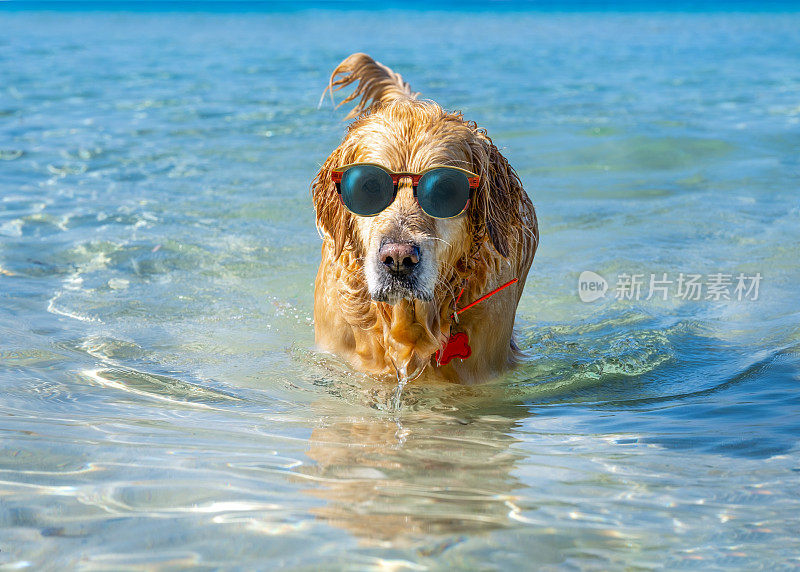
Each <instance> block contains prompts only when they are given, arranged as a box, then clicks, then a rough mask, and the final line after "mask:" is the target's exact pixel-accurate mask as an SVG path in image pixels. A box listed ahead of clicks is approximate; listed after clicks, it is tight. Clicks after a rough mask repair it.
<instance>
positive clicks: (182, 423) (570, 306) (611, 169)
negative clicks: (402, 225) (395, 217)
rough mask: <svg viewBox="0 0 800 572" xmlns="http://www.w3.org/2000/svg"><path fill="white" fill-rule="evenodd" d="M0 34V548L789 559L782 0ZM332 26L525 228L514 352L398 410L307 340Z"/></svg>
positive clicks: (797, 60)
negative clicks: (654, 288)
mask: <svg viewBox="0 0 800 572" xmlns="http://www.w3.org/2000/svg"><path fill="white" fill-rule="evenodd" d="M0 28H2V29H3V30H4V31H3V34H1V35H0V78H2V81H0V391H1V392H2V393H1V394H0V395H1V397H0V431H1V432H2V441H0V443H1V444H2V452H1V453H0V495H1V496H0V565H4V566H7V567H8V568H13V569H16V568H26V567H29V568H32V569H65V568H78V569H86V570H120V569H180V568H186V567H196V568H220V567H221V568H239V569H251V568H260V569H272V568H277V567H284V568H288V569H307V570H311V569H319V568H326V569H351V570H372V569H375V570H437V569H443V568H449V569H453V568H456V569H508V570H512V569H522V568H531V567H536V568H539V569H545V570H547V569H561V568H565V569H571V568H579V569H609V568H611V569H622V568H630V569H640V568H643V569H647V568H658V567H666V568H669V569H680V568H688V569H703V570H707V569H721V568H726V569H728V568H734V569H770V570H771V569H786V568H796V567H798V566H800V540H799V539H800V518H799V517H798V514H800V449H798V438H799V437H800V397H798V395H799V394H798V389H799V383H798V382H800V329H799V328H798V326H799V325H800V313H799V312H798V304H797V297H798V282H799V281H800V271H798V265H797V255H798V244H800V240H798V239H800V236H799V235H800V232H799V231H798V229H800V200H799V199H798V197H799V194H798V178H799V176H800V34H798V33H797V30H798V29H800V16H798V15H797V14H753V13H749V14H746V13H741V14H724V13H706V14H688V13H684V14H681V13H675V14H646V13H644V14H608V15H603V14H583V13H571V14H557V13H550V14H544V13H538V14H537V13H510V12H509V13H498V14H491V13H486V12H484V13H466V12H465V13H436V12H421V11H411V10H406V11H383V12H377V13H372V14H370V13H366V12H337V11H314V10H310V11H304V12H300V13H284V14H277V13H276V14H269V13H261V14H216V15H212V14H126V13H104V12H92V13H80V12H75V13H49V12H20V13H9V12H6V13H0ZM353 51H366V52H368V53H371V54H372V55H373V56H375V57H376V58H377V59H378V60H380V61H382V62H384V63H386V64H388V65H390V66H392V67H393V68H394V69H395V70H397V71H399V72H401V73H402V74H403V75H404V76H405V78H406V79H407V80H408V81H409V82H410V83H411V85H412V87H413V88H414V89H415V90H418V91H421V92H422V93H423V96H425V97H430V98H432V99H435V100H436V101H438V102H439V103H441V104H442V105H443V106H444V107H446V108H448V109H458V110H462V111H463V112H464V113H465V115H466V116H467V118H469V119H473V120H476V121H477V122H478V123H479V124H480V125H482V126H484V127H486V128H487V129H488V130H489V133H490V135H491V136H492V137H493V138H494V140H495V142H496V143H497V144H498V145H499V146H500V147H501V148H502V149H503V151H504V153H505V154H506V156H507V157H508V158H509V159H510V161H511V163H512V164H513V165H514V166H515V167H516V168H517V170H518V172H519V174H520V175H521V177H522V179H523V181H524V183H525V185H526V188H527V190H528V192H529V194H530V195H531V196H532V198H533V200H534V203H535V204H536V207H537V210H538V213H539V219H540V224H541V247H540V250H539V252H538V254H537V257H536V260H535V261H534V265H533V269H532V271H531V274H530V276H529V278H528V283H527V287H526V292H525V294H524V296H523V299H522V301H521V304H520V308H519V313H518V326H519V341H520V345H521V346H522V347H523V348H525V349H526V352H527V354H528V357H527V358H526V360H525V362H524V363H523V365H522V366H521V367H520V368H519V369H517V370H515V371H514V372H511V373H510V374H509V375H508V376H506V377H504V378H503V379H500V380H489V381H487V383H486V384H484V385H481V386H473V387H442V386H438V387H424V386H414V385H410V386H408V387H406V390H405V392H404V393H403V395H402V404H401V407H400V408H399V409H398V410H393V408H392V407H391V400H392V396H393V393H394V389H395V388H394V386H391V385H383V384H380V383H377V382H374V381H371V380H369V379H367V378H365V377H363V376H361V375H359V374H356V373H353V372H351V371H349V370H348V369H347V368H346V367H345V366H343V365H342V364H340V363H339V362H337V361H336V360H335V359H333V358H332V357H330V356H326V355H321V354H319V353H316V352H314V350H313V324H312V309H313V307H312V289H313V280H314V276H315V273H316V265H317V263H318V259H319V258H318V257H319V249H320V241H319V238H318V236H317V234H316V231H315V228H314V216H313V211H312V207H311V202H310V198H309V191H308V185H309V182H310V181H311V179H312V178H313V176H314V174H315V171H316V169H317V168H318V166H319V164H320V163H321V162H322V161H323V160H324V158H325V157H326V155H327V154H328V153H329V152H330V150H331V149H333V147H334V146H335V145H336V144H337V142H338V141H339V139H340V138H341V136H342V134H343V129H344V124H343V123H342V122H341V119H342V118H343V117H344V115H345V111H344V110H341V109H340V110H338V111H335V110H333V109H332V108H331V105H330V102H328V103H326V104H325V105H323V107H322V108H321V109H318V108H317V102H318V100H319V96H320V94H321V92H322V89H323V88H324V86H325V85H326V83H327V77H328V74H329V73H330V71H331V70H332V69H333V68H334V67H335V65H336V64H337V63H338V62H339V61H340V60H341V59H342V58H344V57H345V56H347V55H348V54H350V53H351V52H353ZM583 271H592V272H595V273H597V274H598V275H599V276H602V277H603V278H604V279H605V280H606V281H607V282H608V290H607V292H606V294H605V296H603V297H601V298H600V299H598V300H596V301H594V302H583V301H581V299H580V297H579V287H578V277H579V275H580V274H581V273H582V272H583ZM624 274H628V275H634V274H636V275H640V276H641V277H642V280H643V282H644V285H643V287H642V292H641V294H642V295H641V296H638V299H636V298H637V296H634V295H631V296H630V298H631V299H627V298H623V299H617V298H616V294H618V293H622V290H621V289H618V288H617V286H618V285H619V284H623V283H624V280H623V279H622V278H621V277H622V276H623V275H624ZM651 274H652V275H655V276H656V278H657V279H661V278H664V276H663V275H664V274H666V277H665V278H666V279H667V280H670V281H672V284H669V285H668V292H667V294H668V296H667V299H666V300H664V299H663V297H662V296H660V295H658V294H657V295H654V296H652V297H651V298H650V299H649V300H648V299H646V298H647V295H646V294H647V292H648V291H649V280H650V275H651ZM681 274H683V275H684V276H688V275H690V274H694V275H700V276H701V277H702V279H701V282H702V283H703V284H705V285H706V286H705V287H706V290H704V291H702V292H701V299H699V300H692V299H685V298H687V297H685V296H683V297H682V296H680V295H679V292H678V290H677V288H678V285H677V281H678V279H679V277H680V275H681ZM714 274H724V275H730V276H731V280H733V282H734V283H733V284H730V287H729V288H728V289H727V293H728V295H729V297H730V298H731V299H730V300H725V299H724V297H721V299H719V300H715V299H714V296H712V297H711V299H706V297H707V295H708V292H709V291H708V289H707V288H708V283H709V281H710V280H711V278H710V277H711V276H712V275H714ZM739 274H742V275H744V276H745V277H754V276H756V275H760V276H761V279H760V282H759V291H758V294H757V296H756V295H755V292H753V291H750V292H749V294H748V292H747V291H745V292H739V294H742V298H743V299H742V300H738V299H737V298H738V296H737V294H736V291H735V282H736V277H737V276H738V275H739ZM688 298H691V297H688Z"/></svg>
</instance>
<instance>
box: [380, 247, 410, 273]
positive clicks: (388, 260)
mask: <svg viewBox="0 0 800 572" xmlns="http://www.w3.org/2000/svg"><path fill="white" fill-rule="evenodd" d="M378 258H379V259H380V261H381V262H382V263H383V265H384V267H385V268H386V270H388V271H389V273H391V274H393V275H395V276H408V275H409V274H411V273H412V272H413V271H414V269H415V268H416V267H417V265H418V264H419V260H420V251H419V247H418V246H417V245H416V244H411V243H401V242H386V243H384V244H383V245H382V246H381V249H380V251H378Z"/></svg>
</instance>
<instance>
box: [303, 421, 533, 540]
mask: <svg viewBox="0 0 800 572" xmlns="http://www.w3.org/2000/svg"><path fill="white" fill-rule="evenodd" d="M508 409H510V408H508ZM516 412H517V416H516V418H515V417H512V416H509V415H507V414H508V413H509V411H504V412H502V414H497V413H496V412H493V413H494V414H482V415H475V416H474V417H473V418H472V419H469V420H466V419H459V418H457V417H455V416H452V415H447V414H441V413H432V412H431V411H429V410H428V411H420V412H412V413H408V414H406V413H404V414H403V415H402V417H401V418H400V420H394V419H392V418H391V417H390V416H388V415H387V416H379V415H380V414H379V413H377V412H376V414H375V415H374V416H373V417H360V418H357V419H353V418H339V419H337V420H334V421H331V422H329V423H327V424H326V425H324V426H321V427H318V428H316V429H314V431H313V432H312V435H311V439H310V448H309V450H308V451H307V453H306V454H307V455H308V457H310V458H311V459H313V460H314V461H316V463H317V464H316V465H310V466H309V465H306V466H303V467H300V468H298V471H300V472H302V473H303V474H304V475H306V476H307V477H309V478H311V479H312V480H314V481H316V482H317V483H318V485H319V486H317V487H315V488H311V489H307V492H308V494H310V495H313V496H315V497H318V498H321V499H324V500H326V501H327V504H326V505H325V506H323V507H320V508H316V509H314V510H313V511H312V512H313V513H314V514H315V515H316V516H317V517H318V518H320V519H323V520H326V521H328V522H329V523H331V524H333V525H335V526H338V527H341V528H344V529H347V530H349V531H350V532H352V533H353V534H355V535H356V536H358V537H359V538H361V539H363V540H367V541H373V542H384V541H397V540H402V539H406V540H412V539H413V538H415V537H421V536H425V537H428V536H429V535H432V534H433V535H437V534H442V535H444V534H458V533H475V532H480V531H487V530H491V529H496V528H501V527H505V526H508V525H510V524H511V522H512V521H511V520H510V519H509V516H508V515H509V512H510V511H511V510H513V509H514V504H513V501H514V496H513V491H514V490H515V489H517V488H519V487H520V486H521V483H520V482H519V481H518V480H517V478H516V477H514V476H513V475H512V471H513V469H514V467H515V464H516V462H517V461H518V460H519V459H520V458H522V455H520V454H516V453H515V452H514V451H513V448H512V445H513V444H514V443H516V442H517V439H515V438H514V437H513V436H511V435H510V433H511V431H512V430H513V428H514V426H515V422H516V420H517V419H518V418H519V417H520V415H519V413H523V414H524V412H523V410H522V409H517V410H516Z"/></svg>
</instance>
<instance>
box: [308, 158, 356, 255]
mask: <svg viewBox="0 0 800 572" xmlns="http://www.w3.org/2000/svg"><path fill="white" fill-rule="evenodd" d="M342 147H343V145H339V147H337V148H336V149H335V150H334V151H333V153H331V154H330V156H329V157H328V158H327V159H326V160H325V163H324V164H323V165H322V167H321V168H320V170H319V172H318V173H317V176H316V177H315V178H314V180H313V181H312V182H311V197H312V199H313V201H314V210H315V211H316V213H317V229H318V230H319V231H320V232H321V233H323V234H324V235H326V236H327V237H330V238H331V239H332V240H333V244H334V260H337V259H338V258H339V256H341V254H342V251H343V250H344V249H345V247H346V246H348V244H350V243H351V241H352V239H351V237H352V236H353V232H354V228H353V216H352V215H351V214H350V212H349V211H348V210H347V209H346V208H345V207H344V205H343V204H342V201H341V199H340V198H339V193H337V192H336V183H334V182H333V178H332V176H331V174H332V171H333V169H335V168H336V167H340V166H342V165H343V164H344V163H343V162H342V157H343V155H344V153H343V151H342Z"/></svg>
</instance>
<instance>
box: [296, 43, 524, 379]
mask: <svg viewBox="0 0 800 572" xmlns="http://www.w3.org/2000/svg"><path fill="white" fill-rule="evenodd" d="M337 78H338V79H337ZM356 82H357V86H356V88H355V91H354V92H353V93H352V94H351V95H350V96H348V97H347V98H346V99H344V100H343V101H342V103H341V104H344V103H347V102H349V101H353V100H355V99H356V98H358V97H359V96H360V101H358V102H357V105H356V106H355V108H354V109H353V110H352V111H351V112H350V114H349V115H348V117H347V119H351V118H355V120H354V121H353V122H352V123H351V124H350V125H349V127H348V129H347V133H346V134H345V137H344V139H343V141H342V143H341V144H340V145H339V146H338V147H337V148H336V149H334V151H333V152H332V153H331V154H330V156H329V157H328V158H327V160H326V161H325V163H324V164H323V165H322V167H321V168H320V170H319V172H318V173H317V176H316V177H315V179H314V181H313V182H312V184H311V192H312V197H313V201H314V208H315V210H316V217H317V227H318V229H319V231H320V234H321V236H322V238H323V243H322V261H321V263H320V266H319V272H318V274H317V279H316V284H315V293H314V325H315V334H316V343H317V346H318V347H319V348H320V349H322V350H327V351H330V352H333V353H335V354H338V355H341V356H343V357H344V358H346V359H347V360H348V361H349V362H350V363H351V364H352V366H353V367H354V368H356V369H358V370H361V371H364V372H367V373H370V374H373V375H376V376H381V377H382V376H392V377H395V376H396V377H397V378H398V379H401V380H409V379H416V378H417V377H422V378H423V379H428V380H446V381H453V382H460V383H467V384H470V383H478V382H481V381H485V380H487V379H488V378H490V377H491V376H492V375H494V374H497V373H499V372H502V371H503V370H505V369H506V368H508V367H509V366H510V365H512V364H513V363H514V362H515V360H516V358H517V350H516V346H515V344H514V341H513V326H514V315H515V312H516V308H517V304H518V303H519V298H520V296H521V294H522V290H523V288H524V286H525V278H526V276H527V274H528V270H529V268H530V266H531V263H532V261H533V256H534V254H535V252H536V248H537V246H538V243H539V230H538V224H537V220H536V212H535V210H534V208H533V204H532V203H531V201H530V199H529V198H528V195H527V194H526V193H525V190H524V189H523V188H522V183H521V182H520V179H519V177H518V176H517V174H516V173H515V171H514V169H513V168H512V167H511V166H510V165H509V164H508V161H507V160H506V159H505V157H503V155H502V154H501V153H500V151H498V149H497V147H496V146H495V145H494V144H493V143H492V140H491V139H490V138H489V136H488V135H487V134H486V131H485V130H484V129H481V128H479V127H478V126H477V125H476V124H475V122H473V121H467V120H465V119H464V117H463V115H462V114H460V113H452V112H446V111H444V110H443V109H442V108H441V107H440V106H439V105H437V104H436V103H434V102H432V101H425V100H419V99H417V96H418V95H419V94H418V93H414V92H412V91H411V89H410V87H409V85H408V84H407V83H406V82H405V81H403V78H402V77H401V76H400V75H399V74H397V73H395V72H393V71H392V70H391V69H389V68H388V67H386V66H384V65H382V64H380V63H378V62H376V61H375V60H373V59H372V58H371V57H369V56H368V55H366V54H361V53H357V54H353V55H351V56H349V57H348V58H347V59H345V60H344V61H343V62H342V63H340V64H339V66H338V67H337V68H336V69H335V70H334V71H333V74H332V75H331V78H330V83H329V85H328V88H327V89H326V90H325V92H327V91H328V90H330V92H331V94H333V92H334V91H336V90H338V89H341V88H343V87H345V86H348V85H350V84H353V83H356ZM324 95H325V93H323V96H324ZM341 104H340V105H341ZM362 163H367V164H372V165H380V166H381V167H382V168H383V170H385V171H387V172H389V173H399V175H396V177H397V178H396V181H397V182H396V185H395V187H394V189H395V193H396V195H395V196H394V199H393V200H392V202H391V203H390V204H389V205H388V206H387V207H386V208H385V209H384V210H382V211H380V212H379V213H378V214H376V215H374V216H360V215H356V214H354V213H353V212H351V210H349V209H348V208H347V207H345V205H344V203H343V201H342V197H341V195H340V192H339V191H340V187H338V186H337V182H338V181H337V180H335V179H336V178H337V176H338V177H339V178H341V170H340V168H341V167H343V166H348V165H353V164H362ZM436 166H445V167H457V168H461V169H463V170H466V171H469V172H471V173H472V174H474V175H477V177H479V179H478V178H475V179H474V180H475V181H477V187H476V188H475V189H474V191H471V192H472V194H471V195H470V198H469V200H468V202H467V203H466V208H465V209H464V210H463V212H461V214H460V215H458V216H453V217H451V218H434V217H432V216H429V215H428V214H426V212H425V211H423V210H422V208H421V206H420V202H419V200H418V197H417V196H416V193H415V189H416V187H414V186H413V185H414V184H416V181H415V179H414V177H412V175H411V174H412V173H413V174H419V173H424V172H426V170H428V169H430V168H431V167H436ZM452 171H453V170H452V169H450V170H449V171H448V172H452ZM418 178H419V177H417V179H418ZM514 279H516V280H517V281H516V282H512V281H513V280H514ZM504 286H505V287H504ZM501 287H503V288H502V289H501V290H499V291H497V292H496V293H494V294H493V295H491V296H489V297H488V298H485V299H484V300H482V301H481V302H480V303H478V304H476V305H474V306H472V307H470V308H469V309H467V310H466V311H463V308H464V307H466V306H467V305H469V304H470V303H471V302H474V301H477V300H479V299H481V298H482V297H484V296H486V295H487V294H489V293H491V292H492V291H494V290H496V289H498V288H501ZM458 310H462V313H460V314H457V313H456V312H457V311H458ZM456 341H457V342H458V343H457V344H456V343H455V342H456ZM456 346H457V347H456ZM452 354H454V355H455V356H456V357H455V358H454V359H450V357H451V355H452Z"/></svg>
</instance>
